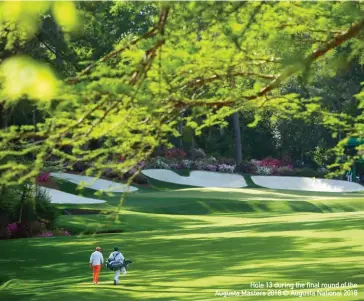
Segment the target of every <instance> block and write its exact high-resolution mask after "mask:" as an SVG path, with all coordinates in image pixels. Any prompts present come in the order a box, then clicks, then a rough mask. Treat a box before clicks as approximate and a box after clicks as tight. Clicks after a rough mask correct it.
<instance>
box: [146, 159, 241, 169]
mask: <svg viewBox="0 0 364 301" xmlns="http://www.w3.org/2000/svg"><path fill="white" fill-rule="evenodd" d="M167 160H168V161H167ZM215 160H216V159H215V158H214V157H210V158H208V159H203V160H196V161H193V160H187V159H185V160H175V159H166V158H161V157H157V158H152V159H151V160H149V161H148V162H147V164H146V165H145V167H146V168H157V169H194V170H206V171H221V172H229V173H233V172H234V170H235V165H229V164H218V163H216V161H215ZM166 161H167V162H166Z"/></svg>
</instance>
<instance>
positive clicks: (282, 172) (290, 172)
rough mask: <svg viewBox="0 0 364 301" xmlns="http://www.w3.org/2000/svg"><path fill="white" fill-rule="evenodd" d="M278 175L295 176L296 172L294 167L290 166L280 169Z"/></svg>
mask: <svg viewBox="0 0 364 301" xmlns="http://www.w3.org/2000/svg"><path fill="white" fill-rule="evenodd" d="M276 174H277V175H279V176H294V175H295V174H296V172H295V170H294V169H293V166H292V165H288V166H283V167H280V168H278V169H277V171H276Z"/></svg>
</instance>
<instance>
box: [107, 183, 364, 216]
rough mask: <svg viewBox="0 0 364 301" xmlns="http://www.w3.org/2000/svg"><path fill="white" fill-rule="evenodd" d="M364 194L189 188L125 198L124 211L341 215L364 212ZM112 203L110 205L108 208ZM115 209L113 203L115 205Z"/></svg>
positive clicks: (189, 213) (188, 213)
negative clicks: (347, 212) (344, 212)
mask: <svg viewBox="0 0 364 301" xmlns="http://www.w3.org/2000/svg"><path fill="white" fill-rule="evenodd" d="M363 200H364V194H361V193H360V194H358V193H313V192H311V193H310V192H307V193H303V192H299V191H298V192H295V191H289V192H288V191H286V192H280V191H272V190H267V189H246V188H245V189H231V188H190V189H179V190H170V191H164V192H153V193H143V194H133V195H128V196H126V199H125V201H124V203H123V205H124V206H125V208H127V209H129V210H133V211H139V212H150V213H159V214H160V213H163V214H187V215H191V214H221V213H223V214H226V213H252V212H275V213H292V212H342V211H357V210H364V201H363ZM110 203H112V202H110V201H109V204H110ZM115 205H116V203H115Z"/></svg>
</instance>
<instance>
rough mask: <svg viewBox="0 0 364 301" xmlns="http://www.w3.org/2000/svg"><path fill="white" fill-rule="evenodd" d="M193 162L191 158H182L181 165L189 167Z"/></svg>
mask: <svg viewBox="0 0 364 301" xmlns="http://www.w3.org/2000/svg"><path fill="white" fill-rule="evenodd" d="M192 164H193V161H191V160H182V165H183V167H184V168H187V169H190V168H191V166H192Z"/></svg>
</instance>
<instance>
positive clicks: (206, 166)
mask: <svg viewBox="0 0 364 301" xmlns="http://www.w3.org/2000/svg"><path fill="white" fill-rule="evenodd" d="M201 169H202V170H206V171H216V170H217V166H216V165H213V164H203V165H202V168H201Z"/></svg>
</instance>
